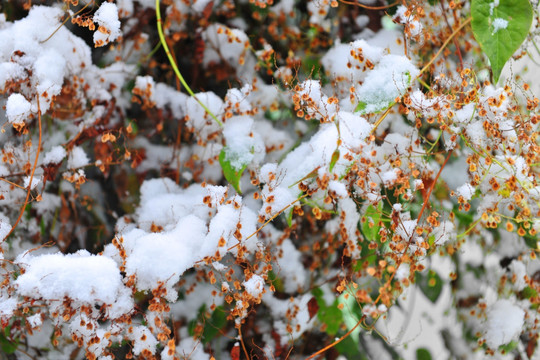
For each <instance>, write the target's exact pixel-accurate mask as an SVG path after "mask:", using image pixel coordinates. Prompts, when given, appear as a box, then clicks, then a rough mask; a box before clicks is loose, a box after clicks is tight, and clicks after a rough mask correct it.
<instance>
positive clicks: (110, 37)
mask: <svg viewBox="0 0 540 360" xmlns="http://www.w3.org/2000/svg"><path fill="white" fill-rule="evenodd" d="M93 20H94V22H96V23H98V25H99V26H100V27H103V28H105V31H104V32H103V31H101V30H100V29H99V28H98V29H97V30H96V31H95V32H94V44H95V46H96V47H97V46H102V45H105V44H107V43H109V42H111V41H114V40H116V39H117V38H118V37H119V36H120V35H121V34H122V32H121V31H120V20H118V7H117V6H116V4H114V3H110V2H106V1H105V2H103V3H102V4H101V6H100V7H99V9H97V11H96V13H95V14H94V18H93Z"/></svg>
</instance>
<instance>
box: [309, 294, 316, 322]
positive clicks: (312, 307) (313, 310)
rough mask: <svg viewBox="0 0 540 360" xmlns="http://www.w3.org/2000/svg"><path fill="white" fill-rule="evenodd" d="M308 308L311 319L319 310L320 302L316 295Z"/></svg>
mask: <svg viewBox="0 0 540 360" xmlns="http://www.w3.org/2000/svg"><path fill="white" fill-rule="evenodd" d="M307 308H308V312H309V319H310V320H311V319H312V318H313V317H314V316H315V315H317V312H318V311H319V304H318V303H317V299H315V297H312V298H311V299H310V300H309V301H308V303H307Z"/></svg>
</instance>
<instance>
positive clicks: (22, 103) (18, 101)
mask: <svg viewBox="0 0 540 360" xmlns="http://www.w3.org/2000/svg"><path fill="white" fill-rule="evenodd" d="M31 107H32V105H31V104H30V102H29V101H28V100H26V98H25V97H24V96H23V95H21V94H11V95H10V96H9V98H8V101H7V104H6V116H7V118H8V121H9V122H10V123H12V124H24V123H25V122H26V120H27V118H28V116H29V115H30V114H31Z"/></svg>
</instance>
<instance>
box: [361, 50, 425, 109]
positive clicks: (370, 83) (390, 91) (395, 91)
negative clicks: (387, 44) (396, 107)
mask: <svg viewBox="0 0 540 360" xmlns="http://www.w3.org/2000/svg"><path fill="white" fill-rule="evenodd" d="M419 73H420V71H419V70H418V69H417V68H416V67H415V66H414V65H413V64H412V63H411V61H410V60H409V59H407V58H406V57H404V56H398V55H386V56H384V57H383V58H382V59H381V61H380V62H379V63H378V64H377V65H376V66H375V68H374V69H373V70H372V71H370V72H369V73H368V75H367V77H366V79H365V81H364V83H363V84H362V86H361V87H360V88H359V89H358V90H357V92H356V96H357V98H358V100H359V101H360V103H364V104H365V108H363V109H361V110H360V113H361V114H369V113H374V112H379V111H381V110H384V109H386V108H387V107H388V106H390V105H391V104H392V103H393V102H394V101H395V99H396V98H399V97H401V96H402V95H403V94H405V92H406V91H407V89H408V88H409V86H411V84H412V81H413V80H414V79H415V78H416V76H418V74H419Z"/></svg>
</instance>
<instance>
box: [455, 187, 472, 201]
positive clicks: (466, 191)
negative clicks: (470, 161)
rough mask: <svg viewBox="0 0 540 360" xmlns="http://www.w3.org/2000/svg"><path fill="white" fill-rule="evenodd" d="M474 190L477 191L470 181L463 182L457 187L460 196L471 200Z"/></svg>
mask: <svg viewBox="0 0 540 360" xmlns="http://www.w3.org/2000/svg"><path fill="white" fill-rule="evenodd" d="M474 192H475V189H474V187H472V186H471V184H469V183H466V184H463V185H461V186H460V187H458V188H457V189H456V193H457V194H458V195H459V196H462V197H463V199H464V200H465V201H469V200H471V199H472V197H473V195H474Z"/></svg>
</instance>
